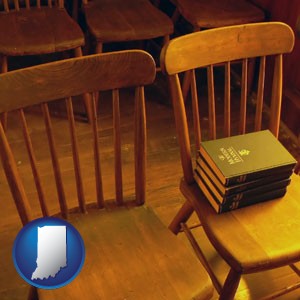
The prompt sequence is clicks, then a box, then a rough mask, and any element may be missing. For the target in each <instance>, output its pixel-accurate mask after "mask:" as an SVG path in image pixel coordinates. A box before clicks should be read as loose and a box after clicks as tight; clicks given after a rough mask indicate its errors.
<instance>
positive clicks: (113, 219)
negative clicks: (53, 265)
mask: <svg viewBox="0 0 300 300" xmlns="http://www.w3.org/2000/svg"><path fill="white" fill-rule="evenodd" d="M154 78H155V63H154V60H153V58H152V57H151V56H150V55H149V54H148V53H146V52H144V51H141V50H129V51H120V52H114V53H107V54H96V55H92V56H85V57H81V58H73V59H68V60H63V61H58V62H52V63H49V64H44V65H39V66H35V67H31V68H26V69H22V70H17V71H12V72H8V73H6V74H2V75H0V112H8V111H15V113H17V116H19V117H20V127H21V128H20V130H21V132H23V134H24V145H23V143H21V141H20V140H19V142H20V143H18V147H19V148H18V149H24V151H21V152H19V154H18V155H17V157H15V158H14V154H13V149H14V145H13V144H14V143H13V142H12V143H10V141H9V136H10V133H9V131H10V130H8V131H7V132H4V130H3V126H2V125H1V124H0V153H1V159H2V164H3V168H4V171H5V174H6V176H7V180H8V183H9V186H10V188H11V193H12V197H13V199H14V201H15V204H16V208H17V211H18V213H19V216H20V219H21V221H22V223H23V224H26V223H27V222H29V221H30V220H32V219H33V218H36V217H39V216H41V215H43V216H48V215H52V216H57V217H63V218H66V219H67V220H68V221H69V222H71V223H72V224H73V225H74V226H75V227H76V228H77V229H78V231H79V232H80V233H81V235H82V237H83V240H84V243H85V246H86V259H85V263H84V266H83V268H82V270H81V272H80V273H79V275H78V277H76V278H75V279H74V281H72V282H71V283H69V284H68V285H67V286H65V287H62V288H59V289H55V290H43V289H38V290H37V291H35V292H37V295H38V297H39V298H40V299H129V298H130V299H209V298H210V297H211V296H212V294H213V287H212V284H211V281H210V279H209V277H208V275H207V273H206V271H205V270H204V268H203V267H202V265H201V264H200V262H199V261H198V260H197V259H196V257H195V256H194V254H193V252H192V251H191V249H189V248H187V247H185V246H184V245H182V244H181V243H180V242H179V241H178V238H177V237H175V236H174V235H173V234H172V233H171V232H170V231H169V230H168V229H167V228H166V227H165V226H164V225H163V224H162V223H161V221H160V220H159V219H158V217H157V216H156V215H155V213H154V212H153V211H152V209H151V208H149V207H147V206H146V205H144V202H145V195H146V170H147V168H146V116H145V100H144V88H143V86H144V85H148V84H150V83H152V82H153V80H154ZM15 86H18V89H15ZM129 87H131V88H132V89H126V90H125V92H126V98H124V99H123V98H122V95H123V94H122V93H119V90H120V89H122V88H129ZM106 90H112V91H113V101H112V120H111V122H109V124H112V125H110V126H108V127H107V128H106V129H105V132H106V133H107V132H110V133H111V138H112V140H113V142H112V144H111V145H110V146H108V144H109V141H110V136H109V135H105V136H104V137H103V136H100V134H99V126H101V124H102V123H101V122H100V124H99V120H98V118H97V114H96V111H95V97H93V101H92V114H93V118H92V119H91V124H82V123H81V124H79V125H80V126H81V129H82V130H83V131H84V132H85V134H84V135H78V136H77V135H76V127H77V125H76V124H75V122H74V116H73V108H72V99H71V97H73V96H77V95H80V94H82V93H84V92H88V93H95V92H97V91H101V92H103V93H104V91H106ZM127 93H129V94H127ZM131 96H132V98H133V99H131ZM57 98H59V99H64V98H65V99H66V100H65V103H66V109H67V113H68V120H66V119H63V120H61V119H59V122H55V120H54V118H51V116H50V112H49V109H48V104H49V103H50V102H51V101H52V100H54V99H57ZM8 99H9V100H10V101H7V100H8ZM121 101H130V103H132V106H133V107H134V115H135V117H134V119H133V118H130V119H131V120H133V121H132V123H131V124H128V123H126V126H125V134H124V135H122V138H121V133H122V132H123V131H122V128H123V124H122V123H121V120H122V119H121V117H120V115H121V112H122V111H121V109H120V106H121V105H120V102H121ZM101 104H102V106H104V105H105V104H104V103H102V102H101ZM33 105H35V108H31V107H32V106H33ZM102 106H101V105H100V110H101V107H102ZM38 108H40V109H41V112H42V113H41V114H39V113H37V112H36V111H37V109H38ZM106 108H107V106H106ZM25 115H27V118H26V117H25ZM28 115H29V116H31V117H32V116H34V118H33V119H34V122H36V123H35V124H41V123H42V124H43V123H45V128H44V127H43V126H37V125H36V126H35V129H34V130H31V128H30V122H28V119H31V118H28ZM31 120H32V119H31ZM128 126H129V130H128ZM110 128H111V131H110ZM123 129H124V128H123ZM13 130H15V131H14V132H15V134H13V135H12V136H13V137H14V136H16V135H17V136H20V135H18V133H17V129H16V128H14V129H13ZM68 131H69V135H68ZM128 132H129V135H128ZM131 133H132V134H131ZM35 134H36V136H35ZM131 138H132V141H131V142H130V141H129V140H131ZM47 141H48V142H47ZM121 141H124V144H122V143H121ZM22 142H23V141H22ZM35 146H36V147H37V148H36V147H35ZM125 148H126V149H125ZM25 149H27V150H28V158H26V157H27V154H26V155H25V152H26V151H25ZM48 153H49V155H48ZM16 160H17V161H19V160H22V164H21V165H20V164H19V166H17V161H16ZM51 169H53V172H51V171H50V170H51ZM30 170H32V173H33V180H32V181H30V179H29V178H30V175H29V173H30V172H29V171H30ZM24 172H25V174H26V176H25V178H24V177H23V176H22V175H24ZM35 186H36V189H37V195H38V197H34V195H35V192H33V190H34V187H35ZM114 191H115V197H114V198H115V199H114V200H110V199H113V194H114V193H113V192H114ZM26 192H27V193H26ZM27 194H29V195H30V197H28V196H27ZM56 194H57V196H56ZM56 198H57V199H58V201H57V202H55V199H56ZM34 199H36V200H34ZM38 203H39V204H40V205H38ZM39 206H40V207H41V212H39V211H38V208H39ZM31 207H32V208H31ZM32 295H34V292H32ZM35 296H36V295H35Z"/></svg>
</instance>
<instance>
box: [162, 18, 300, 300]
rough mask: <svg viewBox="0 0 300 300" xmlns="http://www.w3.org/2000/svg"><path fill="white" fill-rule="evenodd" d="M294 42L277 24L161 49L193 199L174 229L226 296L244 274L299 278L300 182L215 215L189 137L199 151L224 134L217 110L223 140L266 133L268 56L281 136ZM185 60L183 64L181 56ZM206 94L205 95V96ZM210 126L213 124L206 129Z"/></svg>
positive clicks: (224, 31) (187, 193) (184, 184)
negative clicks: (251, 68) (219, 87)
mask: <svg viewBox="0 0 300 300" xmlns="http://www.w3.org/2000/svg"><path fill="white" fill-rule="evenodd" d="M293 45H294V34H293V31H292V30H291V28H290V27H289V26H288V25H286V24H283V23H276V22H274V23H255V24H246V25H236V26H229V27H223V28H217V29H211V30H206V31H202V32H196V33H192V34H188V35H185V36H182V37H179V38H176V39H174V40H171V41H170V43H169V44H168V45H167V46H165V47H164V48H163V50H162V54H161V65H162V68H163V70H164V71H165V72H166V73H167V74H168V75H169V81H170V85H171V94H172V100H173V108H174V112H175V122H176V129H177V136H178V141H179V146H180V154H181V163H182V168H183V179H182V180H181V182H180V190H181V192H182V194H183V195H184V197H185V198H186V201H185V203H184V204H183V206H182V208H181V209H180V211H179V212H178V214H177V215H176V217H175V218H174V219H173V221H172V223H171V224H170V226H169V228H170V229H171V230H172V231H173V232H174V233H175V234H177V233H178V232H179V231H180V229H181V227H182V228H183V230H184V231H185V232H186V233H187V235H188V237H189V239H190V240H191V241H192V243H193V244H194V247H195V249H196V250H197V253H198V256H199V257H200V258H201V260H202V263H203V264H204V265H205V267H206V268H207V270H209V273H210V275H211V278H212V281H213V283H214V286H215V288H216V290H217V291H218V293H219V294H220V299H224V300H225V299H226V300H229V299H233V298H234V295H235V293H236V289H237V287H238V285H239V282H240V279H241V276H242V275H243V274H249V273H255V272H260V271H264V270H270V269H273V268H277V267H281V266H288V265H290V266H291V268H292V269H293V270H295V271H296V272H297V274H298V275H299V270H298V269H297V268H296V267H295V265H293V263H295V262H297V261H299V260H300V244H299V239H300V223H299V218H300V204H299V197H300V190H299V186H300V178H299V176H296V175H293V176H292V183H291V185H290V186H289V187H288V191H287V194H286V195H285V196H284V198H282V199H280V200H273V201H270V202H265V203H260V204H257V205H252V206H249V207H246V208H242V209H237V210H235V211H232V212H228V213H223V214H216V213H215V210H214V209H213V208H212V207H211V206H210V204H209V202H208V201H206V199H205V197H204V195H203V194H202V193H201V190H200V189H199V188H198V186H197V184H196V183H195V181H194V176H193V174H194V173H193V164H194V162H195V161H196V153H195V155H193V154H192V151H191V142H190V138H192V137H193V138H194V143H195V148H196V150H197V149H199V147H200V144H201V138H203V139H207V137H208V138H209V139H215V138H217V136H218V137H220V136H221V135H222V129H221V130H217V128H219V127H217V119H216V111H217V109H219V111H223V112H224V118H223V120H224V125H223V126H222V124H221V126H220V127H221V128H222V127H223V133H224V134H223V136H230V135H232V134H237V133H239V134H244V133H245V132H246V128H247V131H249V126H247V125H250V126H251V127H252V126H253V124H254V128H251V131H252V130H254V131H257V130H261V128H262V115H263V114H262V112H263V106H264V101H263V98H264V97H263V96H264V77H265V63H266V56H269V55H270V56H273V59H274V74H273V89H272V97H271V101H270V123H269V126H268V128H269V129H270V130H271V132H272V133H273V134H274V135H275V136H276V137H278V132H279V124H280V110H281V96H282V95H281V94H282V57H283V53H288V52H291V51H292V49H293ZM179 57H180V59H178V58H179ZM254 57H260V67H259V70H260V72H259V80H258V91H257V101H256V114H255V120H252V119H251V120H249V115H248V118H247V103H246V95H247V88H246V87H247V85H246V81H247V72H246V70H247V68H246V65H247V60H248V59H250V58H254ZM235 60H242V64H243V70H242V84H241V99H240V101H239V103H236V102H234V104H232V102H231V101H232V99H231V90H230V67H231V62H232V61H235ZM219 63H222V65H223V64H225V66H224V69H225V71H224V74H225V87H224V88H225V92H224V94H225V96H224V106H223V107H220V106H218V104H217V103H216V101H215V87H214V86H215V82H214V72H213V69H214V68H213V65H215V64H219ZM203 67H207V69H208V103H207V110H208V118H207V119H208V121H207V120H202V118H201V117H200V116H202V117H204V115H205V112H204V110H205V108H204V107H206V105H205V103H204V102H203V101H204V100H201V103H198V94H197V85H196V78H195V69H197V68H203ZM221 67H222V66H220V68H221ZM188 70H191V74H192V81H191V92H192V111H193V126H190V127H189V124H188V121H187V120H188V119H187V115H186V109H185V104H184V100H183V96H182V88H181V85H180V81H179V76H178V74H179V73H181V72H186V71H188ZM201 94H202V95H203V92H202V93H201ZM236 108H239V114H238V115H239V121H238V122H237V120H233V118H231V112H232V109H236ZM247 120H248V123H247ZM200 124H201V126H200ZM205 125H207V126H206V127H205ZM234 125H236V128H235V127H234ZM189 128H193V129H194V130H193V129H191V130H190V132H189ZM200 128H201V129H200ZM192 132H193V133H192ZM195 152H196V151H195ZM192 157H194V160H193V158H192ZM194 211H195V212H196V214H197V216H198V218H199V220H200V223H201V225H202V226H203V230H204V232H205V233H206V235H207V237H208V239H209V240H210V242H211V244H212V245H213V247H214V248H215V249H216V251H217V253H219V254H220V256H221V257H222V258H223V259H224V260H225V261H226V262H227V264H228V265H229V267H230V271H229V273H228V276H227V278H226V280H225V282H224V284H223V282H222V281H220V280H219V279H218V278H217V276H216V275H215V274H214V272H213V270H212V269H211V268H210V265H209V263H208V261H207V260H206V258H205V257H204V255H203V251H201V250H199V248H198V246H199V245H196V241H195V237H194V236H193V234H192V232H191V230H190V229H189V228H188V227H187V225H186V224H185V223H186V222H187V220H188V219H189V218H190V216H191V214H192V213H193V212H194ZM195 245H196V246H195ZM200 246H201V245H200ZM299 286H300V283H299V282H298V283H297V284H296V286H294V287H289V288H287V289H283V290H281V291H279V292H278V293H275V294H276V295H278V294H279V295H280V294H281V293H282V292H288V291H291V290H293V289H294V288H296V287H299ZM275 294H274V295H273V296H275ZM268 299H273V298H268Z"/></svg>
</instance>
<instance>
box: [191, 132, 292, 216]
mask: <svg viewBox="0 0 300 300" xmlns="http://www.w3.org/2000/svg"><path fill="white" fill-rule="evenodd" d="M295 165H296V160H295V159H294V157H293V156H292V155H291V154H290V153H289V152H288V151H287V150H286V149H285V148H284V146H283V145H282V144H281V143H280V142H279V141H278V140H277V139H276V138H275V137H274V136H273V134H272V133H271V132H270V131H269V130H263V131H258V132H254V133H248V134H244V135H237V136H232V137H228V138H222V139H217V140H212V141H206V142H203V143H202V144H201V147H200V150H199V157H198V158H197V161H196V169H195V181H196V182H197V184H198V185H199V187H200V189H201V190H202V192H203V194H204V195H205V197H206V198H207V200H208V201H209V202H210V204H211V205H212V207H213V208H214V209H215V210H216V212H217V213H222V212H226V211H231V210H234V209H237V208H240V207H244V206H248V205H252V204H255V203H258V202H262V201H266V200H271V199H276V198H280V197H282V196H284V194H285V193H286V189H287V186H288V185H289V183H290V181H291V179H290V177H291V175H292V173H293V169H294V167H295Z"/></svg>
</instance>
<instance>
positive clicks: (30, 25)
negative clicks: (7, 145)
mask: <svg viewBox="0 0 300 300" xmlns="http://www.w3.org/2000/svg"><path fill="white" fill-rule="evenodd" d="M32 3H33V2H32V1H29V0H25V1H19V0H16V1H13V2H12V1H9V0H3V9H4V10H3V11H1V12H0V55H1V58H2V63H1V73H6V72H7V71H8V69H9V67H8V57H12V56H24V55H41V54H49V53H56V52H62V51H66V50H74V52H75V56H78V57H79V56H82V50H81V47H82V46H83V45H84V35H83V32H82V31H81V29H80V27H79V25H78V24H77V23H76V22H75V21H74V20H73V19H72V18H71V17H70V16H69V15H68V13H67V11H66V10H65V9H64V1H62V0H59V1H55V4H54V2H53V1H51V0H49V1H48V2H46V3H47V4H46V5H44V4H43V3H41V1H40V0H37V1H36V5H33V4H32ZM12 4H13V5H12ZM22 4H23V5H24V4H25V7H22ZM84 101H85V107H86V111H87V115H88V116H89V114H90V109H89V105H88V102H89V100H88V96H87V95H85V96H84ZM6 117H7V116H6V115H5V114H4V115H2V121H3V123H4V124H6Z"/></svg>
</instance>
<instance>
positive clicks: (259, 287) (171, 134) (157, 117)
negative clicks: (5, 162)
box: [0, 76, 300, 300]
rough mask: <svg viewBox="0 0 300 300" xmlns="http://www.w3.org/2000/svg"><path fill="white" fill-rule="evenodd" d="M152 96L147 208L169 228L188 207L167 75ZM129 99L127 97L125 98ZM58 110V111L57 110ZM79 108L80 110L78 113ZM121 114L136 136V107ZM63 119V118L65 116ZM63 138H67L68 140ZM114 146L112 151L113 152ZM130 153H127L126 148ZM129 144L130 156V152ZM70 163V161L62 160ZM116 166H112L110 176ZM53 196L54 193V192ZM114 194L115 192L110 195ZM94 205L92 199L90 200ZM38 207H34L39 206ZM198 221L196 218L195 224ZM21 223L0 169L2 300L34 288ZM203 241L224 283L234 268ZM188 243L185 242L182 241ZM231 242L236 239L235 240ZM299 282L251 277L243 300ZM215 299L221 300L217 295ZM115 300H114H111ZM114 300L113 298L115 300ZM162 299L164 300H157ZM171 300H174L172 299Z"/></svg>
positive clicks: (103, 118)
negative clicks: (19, 247) (18, 264)
mask: <svg viewBox="0 0 300 300" xmlns="http://www.w3.org/2000/svg"><path fill="white" fill-rule="evenodd" d="M146 96H147V124H148V168H147V203H148V205H149V206H151V207H152V208H154V210H155V212H156V213H157V214H158V215H159V217H160V218H161V220H162V221H163V222H164V224H166V225H168V224H169V222H170V221H171V219H172V217H173V216H174V215H175V213H176V211H177V210H178V208H179V207H180V205H181V204H182V203H183V197H182V196H181V195H180V192H179V190H178V183H179V179H180V177H181V165H180V158H179V152H178V146H177V139H176V134H175V125H174V119H173V112H172V108H171V106H170V105H168V104H166V103H168V101H169V100H168V96H167V89H166V84H165V80H164V78H162V77H161V76H160V77H159V78H158V80H157V81H156V82H155V84H154V85H153V86H151V87H150V88H148V89H147V90H146ZM125 97H126V95H125ZM110 104H111V103H110V99H106V98H105V97H103V98H101V102H100V106H101V107H103V109H102V110H101V111H100V112H99V113H100V123H101V132H100V139H102V141H104V142H105V143H108V141H110V140H111V134H112V131H111V114H110V112H109V109H110ZM56 109H57V107H56ZM78 109H79V108H78ZM121 111H123V112H124V111H125V117H124V119H122V127H123V129H124V131H125V135H126V134H130V128H131V127H130V125H128V126H127V124H130V122H131V119H132V116H131V113H132V111H131V108H129V106H128V104H127V102H126V101H121ZM62 114H63V113H62ZM28 122H29V123H30V124H32V130H39V128H40V127H42V123H41V117H40V115H39V113H37V112H35V111H32V112H30V113H29V120H28ZM53 122H54V126H64V125H63V124H64V117H63V116H62V115H59V116H57V117H55V118H53ZM15 124H16V116H15V115H14V114H10V115H9V124H8V128H9V129H8V130H9V133H10V135H11V136H12V137H13V138H14V139H15V140H14V141H15V147H14V149H15V151H19V152H20V153H19V154H20V160H19V161H18V164H19V165H22V164H25V162H23V158H22V157H23V154H22V153H21V152H22V150H21V149H18V138H19V137H18V135H17V134H16V133H15V132H14V130H15ZM88 126H89V125H88V124H86V123H78V124H77V127H78V130H79V134H80V136H81V137H82V139H84V138H85V135H87V128H88ZM60 138H63V134H62V137H60ZM280 139H281V140H282V141H283V143H284V144H285V145H286V147H287V148H288V149H289V150H290V151H291V152H292V153H293V154H294V155H295V156H297V157H298V158H299V157H300V155H299V152H300V150H299V147H297V145H296V144H295V143H294V142H293V141H292V140H291V139H290V137H289V135H288V132H287V131H285V130H282V131H281V133H280ZM40 144H41V148H40V152H41V153H40V155H41V156H43V151H46V150H45V149H46V148H45V146H44V145H43V144H42V142H41V143H40ZM109 147H111V146H108V148H107V149H109ZM125 150H126V149H125ZM130 150H131V148H130V145H128V151H130ZM63 159H65V160H67V159H68V157H66V158H62V160H63ZM109 170H110V166H109V164H108V170H107V172H109ZM50 192H51V191H50ZM107 193H109V191H107ZM90 200H92V199H90ZM33 206H34V205H33ZM194 222H196V218H195V217H193V220H192V223H194ZM20 228H21V224H20V222H19V220H18V217H17V214H16V212H15V207H14V204H13V200H12V199H11V196H10V193H9V190H8V186H7V183H6V179H5V176H4V174H3V170H2V166H0V299H1V300H5V299H9V300H10V299H16V300H17V299H26V293H27V291H28V285H27V284H26V283H25V282H24V281H23V280H22V279H21V278H20V277H19V275H18V274H17V272H16V271H15V269H14V266H13V261H12V255H11V254H12V246H13V241H14V238H15V236H16V234H17V232H18V230H20ZM196 231H197V238H198V239H199V241H201V242H202V243H203V244H204V245H205V248H206V249H207V253H208V256H209V258H210V262H211V263H212V264H213V265H214V268H215V269H216V270H218V273H219V274H220V277H222V278H224V276H225V274H226V271H227V269H228V267H227V266H226V264H225V263H224V262H223V261H222V260H221V259H220V258H219V257H218V256H217V254H216V253H215V252H214V250H213V249H212V248H211V247H210V246H209V243H208V241H207V240H206V239H205V236H204V234H203V232H202V231H201V229H199V228H197V229H196ZM178 238H179V239H182V241H183V242H186V240H185V237H184V236H183V235H180V236H179V237H178ZM229 238H230V237H229ZM296 280H297V277H296V276H295V275H294V274H293V273H292V272H291V270H290V269H289V268H281V269H280V270H276V271H272V272H266V273H263V274H259V275H250V276H245V278H243V279H242V282H241V284H240V287H239V290H238V295H237V299H258V298H259V297H260V296H262V295H264V294H265V292H266V290H267V289H268V288H272V289H273V288H274V289H276V288H280V287H281V286H282V285H285V284H289V283H293V282H294V281H296ZM215 299H217V296H216V295H215ZM281 299H300V291H296V292H293V293H291V294H289V295H287V296H284V297H282V298H281ZM109 300H111V299H109ZM112 300H113V299H112ZM155 300H159V299H155ZM170 300H171V299H170Z"/></svg>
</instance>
